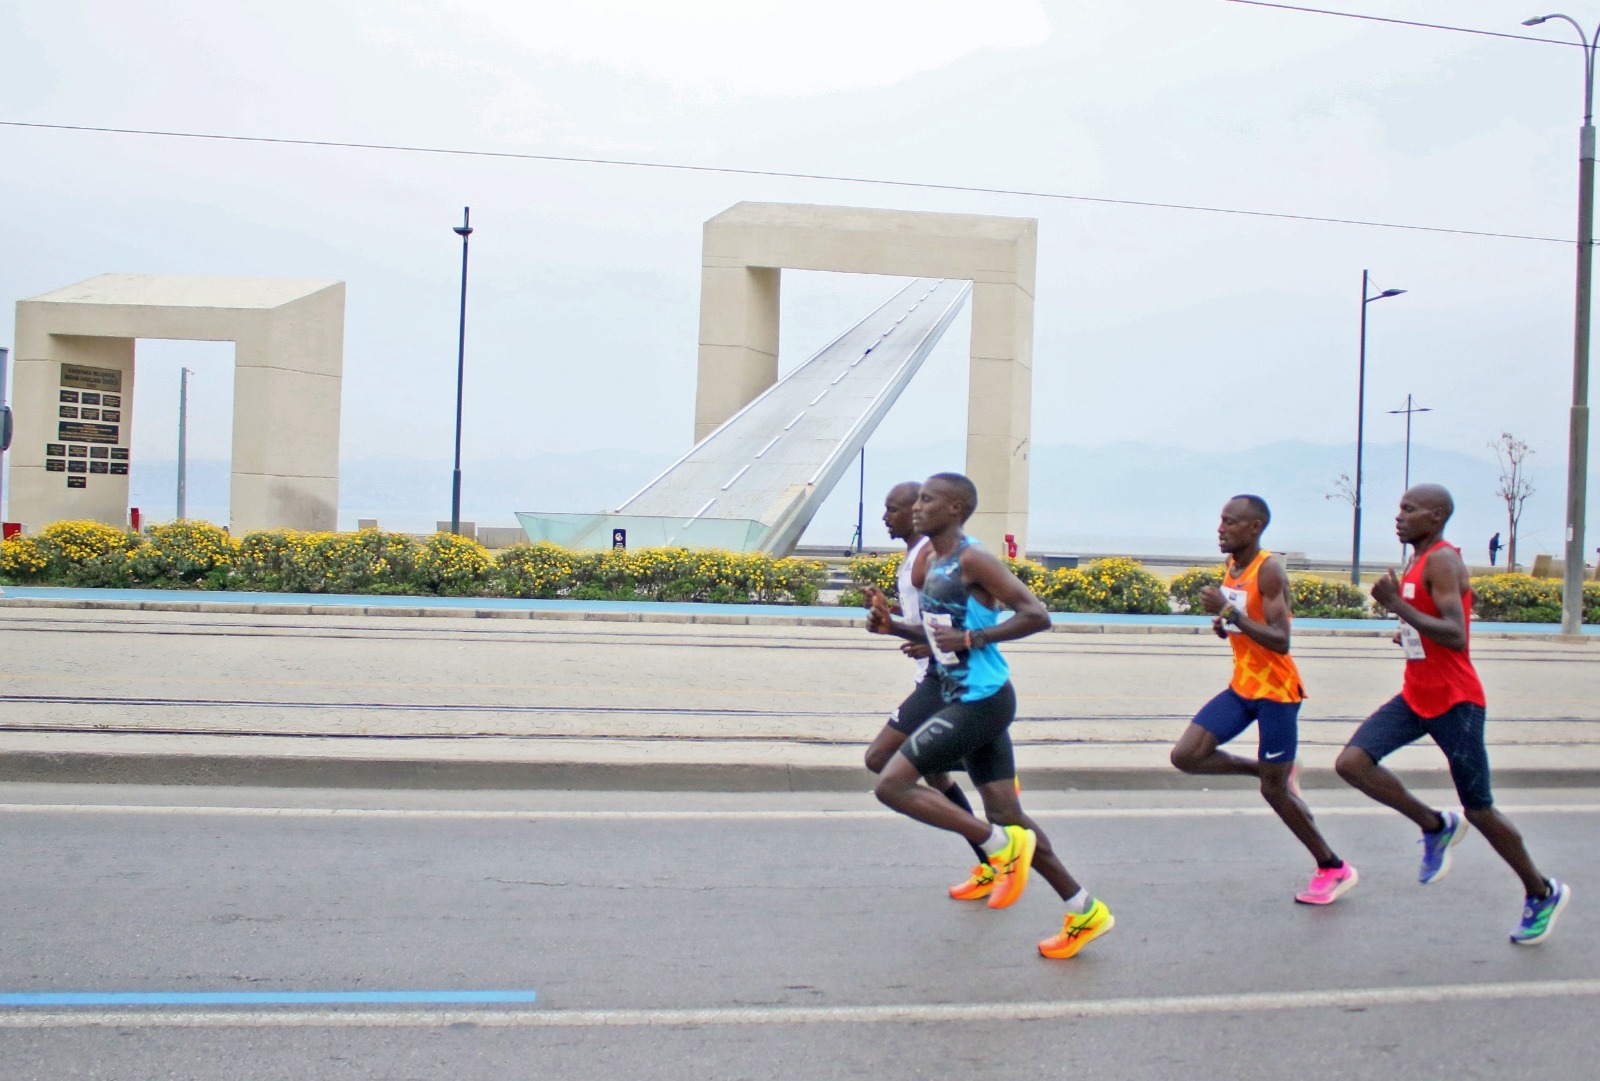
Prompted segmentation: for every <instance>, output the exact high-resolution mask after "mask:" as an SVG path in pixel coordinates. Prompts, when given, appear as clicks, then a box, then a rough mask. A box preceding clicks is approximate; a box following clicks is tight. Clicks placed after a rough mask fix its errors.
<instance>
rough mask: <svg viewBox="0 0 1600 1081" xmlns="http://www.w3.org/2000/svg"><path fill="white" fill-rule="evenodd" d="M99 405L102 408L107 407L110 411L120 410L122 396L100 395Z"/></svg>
mask: <svg viewBox="0 0 1600 1081" xmlns="http://www.w3.org/2000/svg"><path fill="white" fill-rule="evenodd" d="M100 404H101V405H103V406H106V407H108V408H110V409H121V408H122V395H120V394H102V395H101V396H100Z"/></svg>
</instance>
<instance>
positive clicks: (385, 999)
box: [0, 991, 536, 1006]
mask: <svg viewBox="0 0 1600 1081" xmlns="http://www.w3.org/2000/svg"><path fill="white" fill-rule="evenodd" d="M535 1000H536V994H535V992H533V991H148V992H147V991H116V992H110V993H105V992H94V991H41V992H33V993H22V994H15V993H13V994H0V1006H305V1005H334V1004H341V1005H342V1004H350V1003H355V1004H360V1005H367V1006H372V1005H379V1004H394V1003H404V1004H418V1003H422V1004H440V1003H462V1002H470V1003H474V1004H477V1005H483V1004H485V1003H491V1004H509V1003H514V1002H533V1001H535Z"/></svg>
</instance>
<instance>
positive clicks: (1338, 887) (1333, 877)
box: [1294, 863, 1361, 905]
mask: <svg viewBox="0 0 1600 1081" xmlns="http://www.w3.org/2000/svg"><path fill="white" fill-rule="evenodd" d="M1360 881H1361V876H1360V875H1358V874H1356V869H1355V868H1354V867H1352V866H1350V864H1349V863H1341V864H1340V865H1339V866H1337V867H1327V868H1324V867H1319V868H1317V873H1316V874H1314V875H1312V876H1311V885H1309V886H1307V887H1306V888H1305V891H1304V892H1302V893H1297V894H1295V895H1294V899H1295V900H1296V901H1299V902H1300V903H1301V904H1303V905H1331V904H1333V902H1335V901H1337V900H1338V899H1339V898H1340V897H1342V896H1344V894H1346V893H1348V892H1349V891H1350V889H1351V888H1352V887H1354V886H1355V884H1356V883H1357V882H1360Z"/></svg>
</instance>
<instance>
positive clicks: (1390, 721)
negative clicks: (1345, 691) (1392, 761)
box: [1334, 695, 1445, 833]
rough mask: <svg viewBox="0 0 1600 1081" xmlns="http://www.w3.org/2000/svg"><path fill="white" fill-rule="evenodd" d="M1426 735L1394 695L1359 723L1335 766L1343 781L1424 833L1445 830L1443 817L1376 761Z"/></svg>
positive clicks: (1402, 700) (1401, 700) (1414, 716)
mask: <svg viewBox="0 0 1600 1081" xmlns="http://www.w3.org/2000/svg"><path fill="white" fill-rule="evenodd" d="M1425 734H1426V733H1425V731H1424V730H1423V728H1422V726H1421V724H1420V723H1419V719H1418V718H1417V716H1416V714H1414V713H1412V712H1411V708H1410V707H1409V706H1407V705H1406V704H1405V700H1404V699H1403V698H1401V697H1400V696H1399V695H1396V696H1395V697H1394V698H1392V699H1390V700H1389V701H1388V702H1385V703H1384V704H1383V705H1382V706H1379V707H1378V711H1377V712H1376V713H1374V714H1373V715H1372V716H1370V717H1368V718H1367V719H1366V720H1365V721H1363V722H1362V723H1361V727H1360V728H1358V729H1356V733H1355V735H1353V736H1351V737H1350V742H1349V743H1348V744H1346V745H1345V748H1344V750H1342V751H1340V752H1339V759H1338V761H1337V762H1336V763H1335V764H1334V768H1335V769H1337V770H1338V771H1339V776H1340V777H1343V778H1344V780H1345V782H1346V783H1348V784H1350V785H1351V786H1352V787H1354V788H1356V789H1358V790H1359V791H1361V792H1363V793H1365V794H1366V795H1367V796H1370V797H1371V798H1372V799H1375V800H1377V801H1378V802H1379V803H1381V804H1383V805H1384V806H1385V807H1392V808H1393V809H1395V810H1396V811H1399V812H1400V813H1401V814H1403V815H1405V816H1406V817H1407V818H1409V819H1411V821H1413V822H1415V823H1416V824H1417V827H1418V828H1419V829H1421V830H1422V831H1423V832H1424V833H1437V832H1439V831H1440V830H1442V829H1444V826H1445V821H1444V816H1443V815H1441V814H1440V813H1439V812H1438V811H1436V810H1434V809H1433V808H1432V807H1429V806H1428V805H1427V804H1426V803H1423V802H1422V801H1421V800H1419V799H1417V797H1415V796H1413V795H1412V794H1411V793H1410V792H1409V791H1408V790H1407V789H1406V786H1405V785H1403V784H1401V783H1400V778H1398V777H1396V776H1395V775H1394V774H1393V773H1391V772H1389V770H1387V769H1385V768H1384V767H1383V766H1380V765H1379V764H1378V763H1379V762H1380V761H1382V760H1383V758H1384V757H1385V756H1386V755H1388V754H1389V753H1391V752H1392V751H1396V750H1398V749H1399V748H1401V747H1404V746H1405V745H1406V744H1408V743H1411V742H1413V741H1415V740H1417V739H1420V738H1421V737H1422V736H1423V735H1425Z"/></svg>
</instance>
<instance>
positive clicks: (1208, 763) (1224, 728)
mask: <svg viewBox="0 0 1600 1081" xmlns="http://www.w3.org/2000/svg"><path fill="white" fill-rule="evenodd" d="M1251 720H1252V718H1251V716H1250V714H1249V712H1248V710H1247V709H1246V704H1245V700H1244V699H1243V698H1242V697H1240V696H1239V694H1238V693H1237V692H1236V691H1234V689H1233V688H1232V687H1229V688H1227V689H1225V690H1224V691H1223V692H1222V693H1221V694H1219V695H1217V696H1216V697H1215V698H1213V699H1211V701H1209V702H1207V703H1206V704H1205V705H1204V706H1202V707H1201V709H1200V712H1199V713H1197V714H1195V718H1194V720H1192V721H1190V722H1189V727H1188V728H1186V729H1184V732H1183V735H1182V736H1180V737H1178V742H1177V743H1175V744H1174V745H1173V747H1172V764H1173V765H1174V766H1176V767H1177V768H1178V769H1180V770H1182V771H1183V772H1184V773H1212V774H1217V773H1220V774H1233V775H1238V776H1244V777H1259V776H1261V771H1260V768H1259V767H1258V765H1257V763H1256V762H1255V761H1254V760H1253V759H1249V758H1241V757H1239V756H1238V755H1236V754H1229V753H1228V752H1227V751H1223V750H1220V749H1219V748H1220V747H1221V746H1222V745H1223V744H1224V743H1227V742H1228V741H1229V740H1230V739H1232V738H1233V737H1235V736H1237V735H1238V734H1239V733H1240V732H1243V731H1244V730H1245V729H1246V728H1248V727H1250V721H1251Z"/></svg>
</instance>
